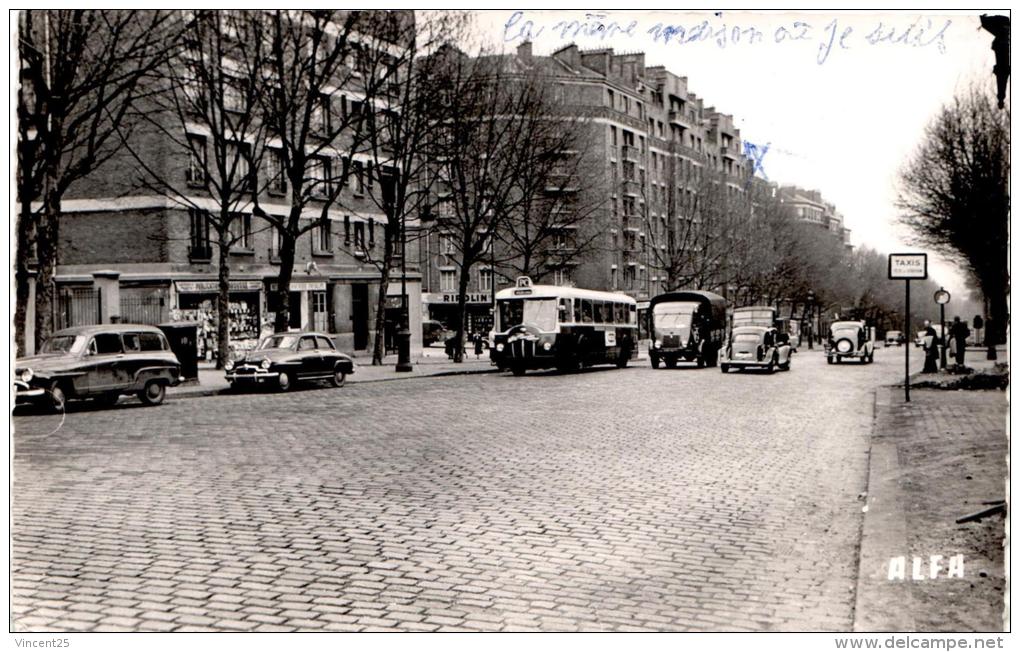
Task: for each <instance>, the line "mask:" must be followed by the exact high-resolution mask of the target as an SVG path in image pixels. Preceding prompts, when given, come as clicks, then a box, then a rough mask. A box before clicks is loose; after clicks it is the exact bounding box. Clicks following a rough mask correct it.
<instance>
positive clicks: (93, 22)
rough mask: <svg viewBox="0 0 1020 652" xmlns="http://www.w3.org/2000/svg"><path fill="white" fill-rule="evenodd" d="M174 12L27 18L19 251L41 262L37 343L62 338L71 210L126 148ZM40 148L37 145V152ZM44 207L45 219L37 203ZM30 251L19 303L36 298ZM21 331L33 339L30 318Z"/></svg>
mask: <svg viewBox="0 0 1020 652" xmlns="http://www.w3.org/2000/svg"><path fill="white" fill-rule="evenodd" d="M170 15H171V14H170V13H169V12H163V11H151V10H144V11H130V10H30V11H24V12H22V14H21V15H20V16H19V25H18V28H19V29H18V54H19V57H20V60H21V84H22V87H21V89H20V92H19V107H18V113H19V119H20V120H21V121H22V122H23V123H24V129H22V128H21V127H19V137H21V138H22V143H21V145H20V146H19V161H18V163H19V167H20V173H19V181H20V182H19V185H18V191H19V201H20V203H21V209H20V211H19V220H20V221H21V222H22V224H19V227H18V236H19V237H18V239H19V244H20V243H21V241H24V243H25V244H26V245H28V244H31V241H32V238H33V237H34V244H35V253H36V255H37V257H38V262H39V274H38V283H37V285H36V331H35V336H36V341H37V342H41V341H42V340H43V339H44V338H45V337H47V336H48V335H49V334H50V333H51V332H52V330H53V312H54V310H53V300H54V286H53V276H54V273H55V270H56V266H57V263H58V262H59V260H58V254H59V252H58V242H59V225H60V216H61V202H62V200H63V197H64V194H65V193H66V192H67V190H68V188H69V187H70V186H71V185H72V184H73V183H75V182H76V181H79V180H81V179H83V178H84V177H85V176H87V175H88V174H89V173H91V172H92V171H94V170H96V169H97V168H99V167H100V166H102V165H103V163H105V162H106V161H107V160H108V159H109V158H110V156H112V155H113V154H114V153H115V152H116V150H117V147H118V146H119V142H120V140H119V138H118V137H117V134H118V133H119V132H120V130H121V127H122V125H124V122H125V116H126V115H127V113H128V112H129V111H130V110H131V108H132V106H134V104H135V103H136V101H137V100H138V99H139V95H140V94H141V92H142V89H143V85H142V84H141V81H142V80H143V79H144V78H146V77H147V76H148V75H150V74H152V72H153V71H154V70H155V69H156V68H157V67H158V66H160V65H161V63H162V62H163V61H164V60H165V57H166V54H167V51H168V48H169V47H170V45H171V44H172V43H174V42H175V40H176V39H175V35H174V34H173V22H172V21H171V20H170ZM29 141H31V144H29ZM36 202H39V203H40V204H41V205H40V207H39V209H38V210H36V209H35V208H34V207H33V204H34V203H36ZM28 255H29V251H28V249H27V248H26V249H24V250H22V249H20V248H19V251H18V256H19V262H18V270H19V272H20V273H19V274H18V275H17V276H18V284H19V285H18V290H17V295H18V297H19V298H22V297H24V298H25V299H27V295H28V291H27V284H28V276H27V256H28ZM17 314H18V315H20V316H21V317H20V322H19V323H18V324H17V328H19V330H21V331H22V332H23V331H24V318H25V309H24V308H20V309H19V310H18V313H17Z"/></svg>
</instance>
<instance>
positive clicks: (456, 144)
mask: <svg viewBox="0 0 1020 652" xmlns="http://www.w3.org/2000/svg"><path fill="white" fill-rule="evenodd" d="M436 56H437V57H439V61H440V65H439V66H437V77H438V78H439V84H440V88H441V93H442V95H441V97H442V100H443V102H444V103H445V105H446V106H447V107H448V108H447V110H446V113H445V115H444V120H443V123H442V124H441V125H440V127H439V128H438V129H437V130H436V133H435V136H434V139H433V146H434V149H433V152H434V156H435V161H436V172H437V173H438V175H439V177H440V183H441V184H442V190H443V192H445V193H446V197H447V200H446V201H444V202H443V203H441V204H440V208H439V211H438V216H437V217H438V219H437V224H436V227H435V228H437V229H438V230H440V232H441V233H443V234H444V235H445V237H447V238H449V240H450V241H451V242H452V245H453V249H454V254H453V256H452V258H453V259H454V260H455V264H456V265H457V267H458V269H459V273H458V277H459V278H458V286H457V287H458V293H457V295H458V296H457V315H458V324H457V334H456V337H455V342H456V344H455V350H454V360H455V361H456V362H461V361H463V340H464V331H465V329H466V319H467V316H466V311H465V305H466V294H467V286H468V281H469V278H470V273H471V268H472V267H473V266H474V265H475V264H477V263H481V262H484V261H485V260H486V259H487V258H489V257H491V254H492V249H491V248H492V247H493V246H494V240H495V238H496V237H497V234H498V233H500V232H501V230H502V229H503V228H505V227H506V225H508V224H511V223H512V220H513V219H514V218H515V217H519V216H520V215H521V213H522V211H523V210H524V209H525V207H526V206H527V205H528V204H530V203H531V202H533V201H534V200H535V199H536V195H535V192H534V189H535V188H539V187H541V186H542V184H544V183H548V182H549V176H550V175H551V174H552V172H553V170H554V169H555V165H556V164H557V163H558V160H559V159H560V158H561V157H562V154H563V150H564V142H563V140H562V138H561V134H560V132H561V130H562V129H563V125H562V124H561V121H560V120H554V119H550V116H551V111H550V108H549V104H548V103H547V101H546V97H545V91H546V86H545V84H543V83H542V80H541V78H540V76H539V75H537V74H535V73H534V72H533V71H527V70H525V71H521V70H519V69H513V70H511V69H510V67H509V61H510V60H509V58H507V57H503V56H498V55H497V56H479V57H474V58H470V57H468V56H467V55H466V54H464V53H463V52H461V51H459V50H456V49H454V48H446V49H444V50H443V51H441V52H440V53H438V54H437V55H436ZM533 168H537V169H538V170H545V173H544V176H545V178H539V177H535V176H534V174H533ZM522 179H531V180H530V181H529V186H528V187H525V186H522V182H521V180H522Z"/></svg>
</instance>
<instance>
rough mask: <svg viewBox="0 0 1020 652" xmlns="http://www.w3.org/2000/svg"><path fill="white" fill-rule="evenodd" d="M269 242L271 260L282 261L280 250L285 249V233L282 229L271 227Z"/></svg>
mask: <svg viewBox="0 0 1020 652" xmlns="http://www.w3.org/2000/svg"><path fill="white" fill-rule="evenodd" d="M270 233H271V235H270V236H269V237H270V240H269V258H270V259H271V260H274V261H278V260H279V259H280V250H281V249H283V232H282V231H280V229H278V228H276V227H275V226H274V227H271V229H270Z"/></svg>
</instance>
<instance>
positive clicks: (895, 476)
mask: <svg viewBox="0 0 1020 652" xmlns="http://www.w3.org/2000/svg"><path fill="white" fill-rule="evenodd" d="M901 388H902V386H901ZM895 391H896V387H895V386H891V387H890V386H881V387H878V388H876V390H875V400H874V420H873V422H872V426H871V442H870V443H871V446H870V451H869V454H868V484H867V489H866V491H867V492H868V493H867V501H866V503H865V504H866V505H867V509H868V511H866V512H865V513H864V519H863V522H862V524H861V542H860V546H859V548H858V557H857V587H856V604H855V606H854V622H853V631H855V632H896V631H898V632H911V631H914V630H915V629H916V626H915V623H914V617H913V610H912V609H911V607H910V604H911V599H912V598H911V590H910V586H909V584H908V583H907V582H904V581H890V580H889V579H888V576H887V572H888V566H887V564H888V562H889V560H890V559H892V558H893V557H898V556H903V555H906V554H907V552H908V551H907V532H906V512H905V509H904V505H903V502H904V501H903V492H902V490H901V488H900V486H899V478H900V475H901V469H900V460H899V450H898V448H897V444H896V439H895V437H894V436H888V435H885V434H883V433H882V432H880V431H879V428H880V427H881V426H883V425H885V424H884V423H883V421H884V420H887V419H892V418H895V417H894V416H893V414H892V412H891V410H892V409H893V400H892V396H893V392H895ZM902 407H903V408H904V409H909V407H910V406H909V404H904V405H903V406H902ZM883 417H884V419H883Z"/></svg>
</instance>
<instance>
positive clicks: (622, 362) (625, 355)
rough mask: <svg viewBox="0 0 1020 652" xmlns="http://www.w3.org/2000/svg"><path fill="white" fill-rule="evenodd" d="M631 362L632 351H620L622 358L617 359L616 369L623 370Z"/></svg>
mask: <svg viewBox="0 0 1020 652" xmlns="http://www.w3.org/2000/svg"><path fill="white" fill-rule="evenodd" d="M628 362H630V351H628V350H627V349H624V350H622V351H620V357H619V358H617V359H616V368H617V369H623V368H624V367H626V366H627V363H628Z"/></svg>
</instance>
